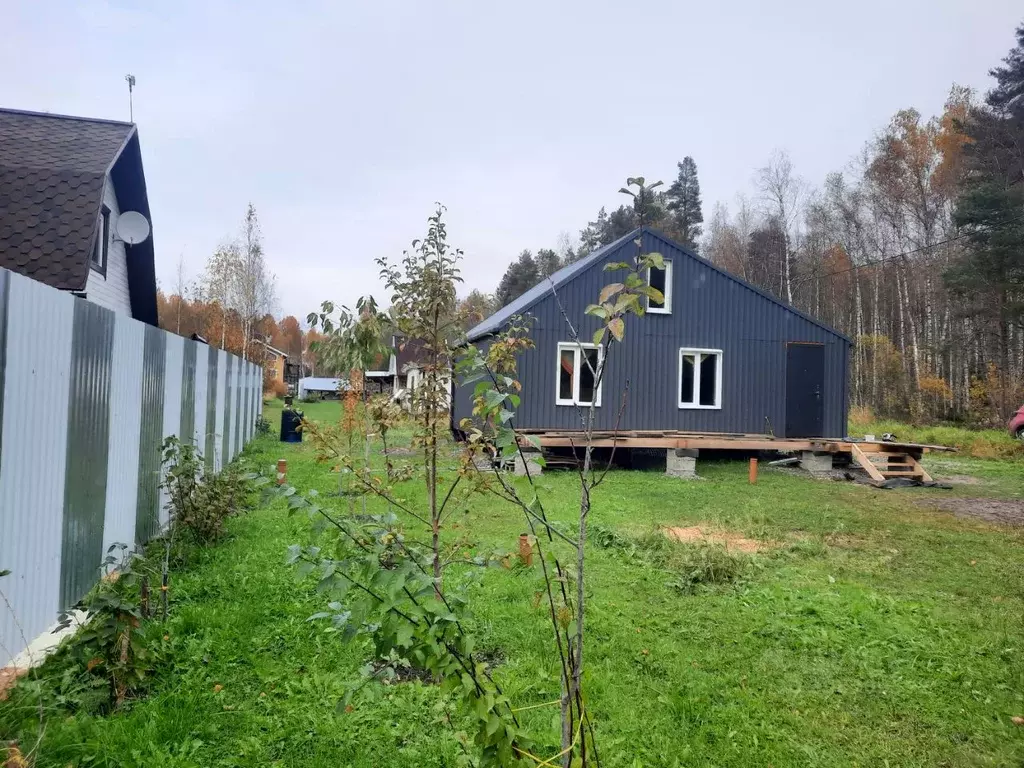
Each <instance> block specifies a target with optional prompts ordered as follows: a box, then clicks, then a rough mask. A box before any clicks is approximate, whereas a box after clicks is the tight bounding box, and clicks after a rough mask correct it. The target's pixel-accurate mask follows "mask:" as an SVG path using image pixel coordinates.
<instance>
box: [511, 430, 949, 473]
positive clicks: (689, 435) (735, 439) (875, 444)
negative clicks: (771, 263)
mask: <svg viewBox="0 0 1024 768" xmlns="http://www.w3.org/2000/svg"><path fill="white" fill-rule="evenodd" d="M522 433H523V434H524V435H528V436H529V437H530V438H531V439H532V440H535V441H539V442H540V446H541V448H542V449H543V448H580V447H582V446H583V444H584V442H585V435H584V433H583V431H582V430H580V431H564V430H563V431H552V430H523V431H522ZM520 443H521V445H522V446H523V447H524V448H528V447H530V441H528V440H527V439H526V438H520ZM533 444H534V445H536V443H533ZM591 445H593V447H595V448H665V449H667V450H670V449H688V450H696V451H700V450H708V451H747V452H749V451H779V452H781V453H796V452H801V451H814V452H818V453H831V454H844V453H845V454H848V455H849V457H850V460H851V461H852V462H853V463H855V464H857V465H858V466H860V467H861V468H862V469H863V470H864V471H865V472H867V474H868V476H869V477H871V479H872V480H873V481H875V482H876V483H882V482H884V481H886V480H888V479H890V478H894V477H908V478H912V479H915V480H922V481H924V482H931V479H932V478H931V477H930V476H929V475H928V473H927V472H925V470H924V469H923V468H922V467H921V464H920V459H921V456H922V455H923V454H925V453H928V452H930V451H954V450H956V449H955V448H949V447H947V446H944V445H925V444H921V443H901V442H893V443H889V442H882V441H880V440H873V441H870V442H869V441H853V440H848V439H843V438H826V437H821V438H817V437H815V438H787V437H775V436H774V435H764V434H761V435H759V434H734V433H715V432H699V433H694V432H678V431H671V430H652V431H635V430H634V431H628V432H627V431H619V432H615V431H599V430H595V431H594V433H593V439H592V442H591Z"/></svg>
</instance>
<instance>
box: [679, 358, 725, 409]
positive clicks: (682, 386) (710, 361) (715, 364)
mask: <svg viewBox="0 0 1024 768" xmlns="http://www.w3.org/2000/svg"><path fill="white" fill-rule="evenodd" d="M676 391H677V392H678V394H679V407H680V408H721V407H722V350H720V349H687V348H685V347H684V348H682V349H680V350H679V384H678V387H677V389H676Z"/></svg>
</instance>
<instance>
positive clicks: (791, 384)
mask: <svg viewBox="0 0 1024 768" xmlns="http://www.w3.org/2000/svg"><path fill="white" fill-rule="evenodd" d="M824 418H825V345H824V344H801V343H791V344H788V345H787V346H786V437H824V435H823V434H822V430H823V429H824Z"/></svg>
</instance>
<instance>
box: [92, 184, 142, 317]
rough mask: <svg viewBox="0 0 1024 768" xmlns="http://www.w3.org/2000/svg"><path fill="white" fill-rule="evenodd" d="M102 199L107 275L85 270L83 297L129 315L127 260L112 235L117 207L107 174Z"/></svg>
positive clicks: (129, 298)
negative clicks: (105, 219)
mask: <svg viewBox="0 0 1024 768" xmlns="http://www.w3.org/2000/svg"><path fill="white" fill-rule="evenodd" d="M103 202H104V203H105V204H106V206H107V207H108V208H109V209H110V243H109V244H108V249H107V276H106V277H103V275H102V274H100V273H99V272H97V271H96V270H95V269H90V270H89V279H88V281H87V282H86V284H85V296H86V298H87V299H88V300H89V301H91V302H93V303H94V304H99V305H100V306H101V307H106V308H107V309H112V310H114V311H115V312H123V313H124V314H126V315H128V316H129V317H131V314H132V303H131V297H130V295H129V293H128V261H127V258H126V255H125V248H124V243H122V242H121V241H120V240H116V239H115V238H114V225H115V224H116V223H117V217H118V216H119V215H120V213H121V209H120V208H118V206H117V195H115V194H114V182H113V181H111V180H110V177H109V176H108V177H107V183H106V187H105V188H104V190H103Z"/></svg>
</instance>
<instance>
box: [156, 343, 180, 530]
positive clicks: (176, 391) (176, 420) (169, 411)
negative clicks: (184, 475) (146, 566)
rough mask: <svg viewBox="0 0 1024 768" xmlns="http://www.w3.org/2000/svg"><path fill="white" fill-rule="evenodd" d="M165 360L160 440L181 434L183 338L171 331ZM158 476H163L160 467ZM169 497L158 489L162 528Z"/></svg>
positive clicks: (165, 492)
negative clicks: (162, 417) (162, 420)
mask: <svg viewBox="0 0 1024 768" xmlns="http://www.w3.org/2000/svg"><path fill="white" fill-rule="evenodd" d="M165 336H166V342H165V344H166V349H167V361H166V363H165V364H164V365H165V367H164V422H163V431H162V433H161V436H160V442H161V443H163V440H164V438H165V437H170V436H172V435H174V436H175V437H178V438H180V436H181V382H182V368H183V364H184V358H185V339H183V338H182V337H181V336H176V335H174V334H173V333H168V334H165ZM160 477H161V478H163V469H162V468H161V471H160ZM169 501H170V497H169V496H168V495H167V491H165V490H164V489H163V488H161V489H160V527H161V528H163V527H164V526H166V525H167V523H168V522H169V520H170V511H169V510H168V509H167V504H168V502H169Z"/></svg>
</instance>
